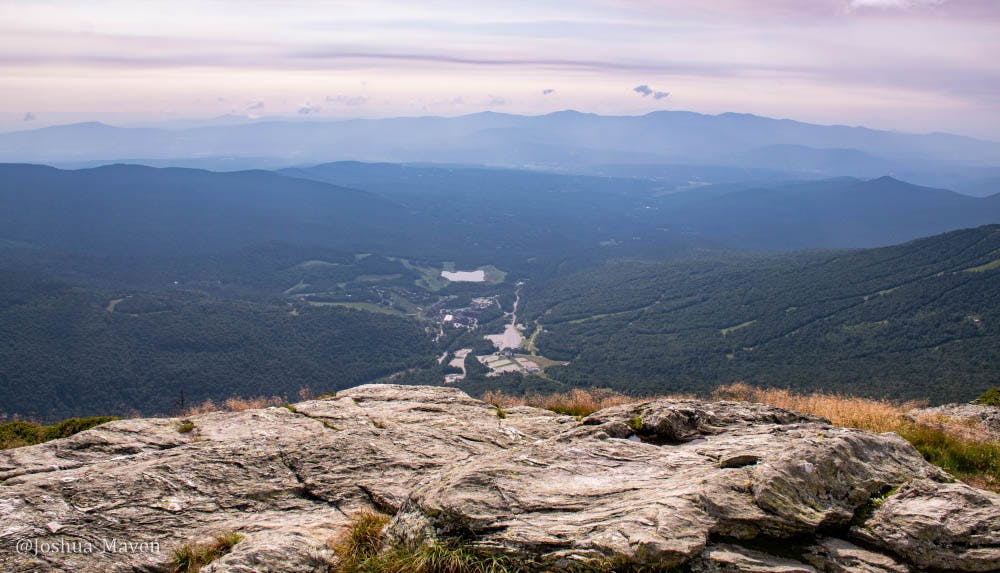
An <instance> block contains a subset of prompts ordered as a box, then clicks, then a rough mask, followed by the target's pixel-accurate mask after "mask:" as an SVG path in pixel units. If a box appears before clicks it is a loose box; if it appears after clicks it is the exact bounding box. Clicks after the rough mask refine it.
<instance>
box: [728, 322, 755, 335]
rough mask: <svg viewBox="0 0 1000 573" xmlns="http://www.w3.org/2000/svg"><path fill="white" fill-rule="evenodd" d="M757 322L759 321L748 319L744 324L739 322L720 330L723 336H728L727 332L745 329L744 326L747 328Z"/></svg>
mask: <svg viewBox="0 0 1000 573" xmlns="http://www.w3.org/2000/svg"><path fill="white" fill-rule="evenodd" d="M755 322H757V321H756V320H748V321H746V322H744V323H742V324H737V325H736V326H728V327H726V328H723V329H722V330H720V331H719V332H721V333H722V336H726V335H727V334H729V333H731V332H736V331H737V330H743V329H744V328H747V327H748V326H751V325H753V323H755Z"/></svg>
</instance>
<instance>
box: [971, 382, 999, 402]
mask: <svg viewBox="0 0 1000 573" xmlns="http://www.w3.org/2000/svg"><path fill="white" fill-rule="evenodd" d="M976 404H982V405H984V406H997V407H1000V388H997V387H996V386H994V387H992V388H990V389H989V390H987V391H985V392H983V393H982V395H980V396H979V397H978V398H976Z"/></svg>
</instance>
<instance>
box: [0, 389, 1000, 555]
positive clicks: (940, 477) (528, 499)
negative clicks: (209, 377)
mask: <svg viewBox="0 0 1000 573" xmlns="http://www.w3.org/2000/svg"><path fill="white" fill-rule="evenodd" d="M505 414H506V415H505V417H503V418H501V417H500V416H498V413H497V411H496V409H495V408H494V407H493V406H491V405H488V404H485V403H483V402H480V401H478V400H474V399H472V398H470V397H468V396H467V395H465V394H464V393H462V392H460V391H458V390H456V389H453V388H445V387H408V386H393V385H384V386H378V385H368V386H361V387H358V388H353V389H351V390H347V391H343V392H340V393H338V394H337V395H336V396H334V397H331V398H328V399H318V400H310V401H307V402H302V403H300V404H296V405H295V406H294V408H292V409H286V408H267V409H263V410H248V411H244V412H233V413H211V414H203V415H198V416H193V417H191V418H190V420H191V422H193V423H194V429H193V430H192V431H191V432H188V433H180V432H179V431H178V427H179V420H176V419H148V420H123V421H118V422H112V423H109V424H105V425H102V426H100V427H98V428H94V429H92V430H88V431H86V432H82V433H80V434H77V435H76V436H73V437H71V438H68V439H64V440H56V441H53V442H49V443H46V444H41V445H38V446H32V447H27V448H20V449H17V450H8V451H4V452H0V518H2V521H0V570H2V571H46V570H52V571H84V572H87V571H101V572H103V571H135V570H159V569H163V568H164V567H166V566H167V565H168V564H169V561H170V558H171V552H172V551H173V550H174V549H176V548H179V547H181V546H182V545H184V544H190V543H203V542H205V541H207V540H210V539H211V538H212V537H213V536H214V535H217V534H220V533H223V532H228V531H238V532H239V533H240V534H241V535H243V536H244V538H243V540H242V541H241V542H240V543H239V544H237V545H236V547H235V548H234V550H233V551H232V552H231V553H229V554H228V555H226V556H224V557H222V558H220V559H218V560H216V561H215V562H214V563H212V564H211V565H210V566H208V567H207V568H206V569H203V571H209V572H215V573H222V572H245V571H246V572H249V571H289V572H291V571H296V572H298V571H323V570H325V569H326V568H327V567H328V566H329V564H330V563H331V562H332V560H333V559H334V556H333V555H332V553H331V551H330V550H329V549H328V547H327V541H328V540H329V539H330V538H331V537H332V536H334V535H336V534H337V533H338V532H341V531H343V528H344V527H345V525H346V524H347V522H348V520H349V518H350V516H351V515H352V514H354V513H355V512H357V511H360V510H377V511H382V512H386V513H390V514H393V515H394V516H395V517H394V518H393V520H392V521H391V522H390V525H389V527H388V528H387V530H386V537H387V539H388V540H390V541H397V542H399V541H421V540H430V539H443V540H447V539H450V538H452V537H461V538H463V539H466V540H468V541H469V542H471V543H474V544H476V545H478V546H479V547H480V548H482V549H484V550H488V551H502V552H505V553H508V554H511V555H514V556H516V557H519V558H522V559H525V560H528V561H530V562H532V563H535V564H536V565H537V566H538V567H549V568H552V569H559V568H566V567H568V566H570V565H574V564H576V565H579V564H581V563H585V562H587V561H594V562H609V561H613V562H621V563H628V562H632V563H634V564H646V565H649V564H655V565H657V566H661V567H668V566H674V565H679V566H684V567H688V568H690V569H692V570H694V571H775V572H778V571H780V572H786V573H791V572H798V571H855V570H856V571H873V572H874V571H891V572H894V573H895V572H898V571H907V570H909V569H907V567H908V565H907V564H904V563H903V562H902V561H905V562H907V563H908V564H909V565H912V566H914V568H921V567H938V568H951V569H954V570H968V571H984V570H987V569H984V568H983V567H986V566H987V565H989V564H990V563H991V561H990V560H991V559H995V558H996V557H997V551H998V550H1000V549H998V548H1000V539H998V537H997V536H998V533H997V529H998V526H997V521H996V515H998V513H997V507H1000V505H998V504H1000V501H998V496H996V495H994V494H990V493H987V492H981V491H978V490H975V489H972V488H970V487H968V486H965V485H962V484H955V483H946V482H950V481H952V480H951V479H950V478H949V476H947V475H946V474H944V473H943V472H941V471H940V470H938V469H936V468H934V467H933V466H930V465H929V464H927V463H926V462H924V460H923V459H922V458H921V457H920V456H919V454H917V452H916V451H915V450H914V449H913V448H912V447H911V446H910V445H909V444H907V443H906V442H905V441H903V440H902V439H900V438H899V437H898V436H895V435H894V434H884V435H874V434H870V433H866V432H861V431H857V430H848V429H843V428H834V427H832V426H830V425H829V424H827V423H826V422H825V421H824V420H821V419H819V418H815V417H811V416H803V415H800V414H796V413H793V412H788V411H785V410H781V409H778V408H772V407H768V406H763V405H757V404H745V403H733V402H714V403H709V402H699V401H694V400H680V401H675V400H659V401H652V402H647V403H643V404H637V405H631V406H618V407H614V408H609V409H606V410H603V411H601V412H598V413H595V414H593V415H591V416H589V417H587V418H585V419H583V420H581V421H577V420H575V419H573V418H571V417H567V416H560V415H556V414H553V413H551V412H548V411H544V410H539V409H534V408H525V407H518V408H510V409H507V410H506V411H505ZM904 484H908V485H904ZM899 486H903V487H901V488H900V489H899V491H898V492H897V493H896V494H895V495H893V496H891V497H890V498H889V500H887V501H886V502H885V503H884V504H882V506H881V507H879V508H878V510H877V511H875V512H874V513H873V514H872V516H871V517H870V518H869V519H868V520H867V522H865V523H863V524H860V526H858V523H857V522H858V520H859V517H857V516H859V515H861V516H863V515H864V514H863V513H862V512H861V510H862V508H864V507H866V506H867V505H868V504H869V502H870V500H871V499H872V498H873V497H874V496H877V495H878V494H880V493H882V492H884V491H886V490H888V489H889V488H894V487H899ZM935 524H936V525H935ZM831 536H832V537H831ZM848 536H853V537H852V539H855V540H858V542H860V543H863V544H864V545H865V546H866V548H862V547H860V546H857V545H853V544H851V543H848V542H847V541H846V539H848ZM21 540H31V541H32V542H35V543H38V544H39V545H40V546H41V547H42V548H43V549H45V548H47V549H48V550H46V551H39V552H38V554H35V553H34V552H33V551H28V552H26V553H25V552H18V551H17V546H16V543H17V542H18V541H21ZM67 541H76V542H78V543H88V544H90V546H92V547H94V548H95V549H96V550H95V551H94V552H92V553H81V552H78V551H73V550H72V547H70V548H69V549H67V548H66V546H65V544H66V542H67ZM123 542H130V543H132V544H143V543H144V544H145V545H139V546H135V545H133V546H126V549H127V550H125V551H107V550H103V549H104V548H105V547H106V546H107V545H108V543H112V544H114V543H118V544H120V543H123ZM60 544H62V545H60ZM154 544H155V545H156V548H158V549H159V551H155V550H153V545H154ZM53 547H55V548H57V549H59V550H58V551H53V550H52V548H53ZM118 547H120V545H118ZM129 547H132V549H128V548H129ZM774 548H780V549H781V550H780V551H779V550H776V549H774ZM872 548H877V549H872ZM893 556H897V557H898V558H901V559H902V561H900V560H899V559H897V557H893ZM993 563H996V561H993Z"/></svg>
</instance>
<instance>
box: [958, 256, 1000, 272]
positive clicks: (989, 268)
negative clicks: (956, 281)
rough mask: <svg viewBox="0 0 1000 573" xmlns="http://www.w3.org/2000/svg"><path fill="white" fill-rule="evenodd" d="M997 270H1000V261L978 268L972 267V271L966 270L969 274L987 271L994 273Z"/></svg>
mask: <svg viewBox="0 0 1000 573" xmlns="http://www.w3.org/2000/svg"><path fill="white" fill-rule="evenodd" d="M995 269H1000V259H997V260H995V261H993V262H989V263H986V264H985V265H979V266H978V267H972V268H971V269H965V272H967V273H985V272H986V271H992V270H995Z"/></svg>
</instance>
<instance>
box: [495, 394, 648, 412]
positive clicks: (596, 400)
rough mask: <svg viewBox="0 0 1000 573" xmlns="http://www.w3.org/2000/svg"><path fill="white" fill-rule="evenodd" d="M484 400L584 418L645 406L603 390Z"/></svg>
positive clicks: (626, 397)
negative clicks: (614, 408) (624, 407)
mask: <svg viewBox="0 0 1000 573" xmlns="http://www.w3.org/2000/svg"><path fill="white" fill-rule="evenodd" d="M482 400H483V401H484V402H487V403H491V404H499V405H501V406H506V407H510V406H533V407H535V408H543V409H545V410H549V411H552V412H555V413H557V414H563V415H566V416H574V417H576V418H583V417H584V416H589V415H590V414H593V413H594V412H596V411H598V410H603V409H604V408H610V407H611V406H618V405H621V404H633V403H635V402H641V401H643V400H644V399H643V398H636V397H633V396H626V395H625V394H621V393H618V392H615V391H614V390H607V389H603V388H590V389H586V390H584V389H579V388H577V389H574V390H570V391H569V392H560V393H556V394H529V395H526V396H513V395H510V394H505V393H503V392H500V391H496V390H490V391H488V392H486V393H485V394H483V397H482Z"/></svg>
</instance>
